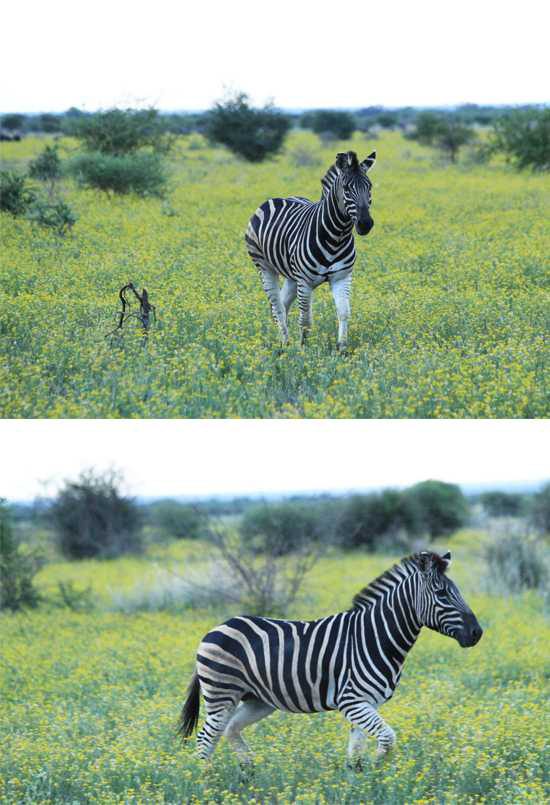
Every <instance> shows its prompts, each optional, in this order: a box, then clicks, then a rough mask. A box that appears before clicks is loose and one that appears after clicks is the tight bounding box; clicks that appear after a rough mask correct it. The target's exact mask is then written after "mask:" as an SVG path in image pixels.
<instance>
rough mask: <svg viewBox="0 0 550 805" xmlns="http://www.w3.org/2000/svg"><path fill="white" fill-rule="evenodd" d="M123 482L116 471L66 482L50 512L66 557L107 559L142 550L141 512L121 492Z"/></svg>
mask: <svg viewBox="0 0 550 805" xmlns="http://www.w3.org/2000/svg"><path fill="white" fill-rule="evenodd" d="M120 481H121V479H120V478H119V476H118V475H117V474H116V473H114V472H107V473H104V474H99V473H96V472H94V471H93V470H87V471H84V472H83V473H81V475H80V477H79V478H78V479H77V480H76V481H67V482H66V483H65V486H64V488H63V489H62V490H61V491H60V492H59V495H58V496H57V498H56V499H55V501H54V502H53V504H52V506H51V508H50V512H49V515H50V520H51V522H52V525H53V528H54V530H55V534H56V537H57V542H58V547H59V549H60V550H61V552H62V553H63V555H64V556H67V557H69V558H71V559H86V558H89V557H102V558H106V557H114V556H120V555H122V554H124V553H135V552H138V551H140V550H141V548H142V531H141V524H142V523H141V512H140V509H139V507H138V505H137V504H136V502H135V501H134V500H133V499H131V498H128V497H125V496H124V495H123V494H122V493H121V491H120Z"/></svg>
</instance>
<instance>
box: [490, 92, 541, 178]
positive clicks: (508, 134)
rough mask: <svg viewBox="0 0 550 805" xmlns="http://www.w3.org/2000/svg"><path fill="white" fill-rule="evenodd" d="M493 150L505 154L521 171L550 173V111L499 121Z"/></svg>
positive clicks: (524, 112)
mask: <svg viewBox="0 0 550 805" xmlns="http://www.w3.org/2000/svg"><path fill="white" fill-rule="evenodd" d="M491 149H492V150H493V152H498V151H500V152H502V153H503V154H504V155H505V156H506V158H507V159H508V160H509V161H511V162H512V163H513V164H515V166H516V167H517V168H518V169H520V170H522V169H525V168H532V169H533V170H538V171H547V170H549V169H550V108H548V109H526V110H522V111H515V112H512V113H511V114H507V115H504V116H502V117H501V118H499V119H497V120H496V121H495V123H494V131H493V137H492V142H491Z"/></svg>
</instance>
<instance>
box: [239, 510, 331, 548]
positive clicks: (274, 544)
mask: <svg viewBox="0 0 550 805" xmlns="http://www.w3.org/2000/svg"><path fill="white" fill-rule="evenodd" d="M321 530H322V518H321V517H320V511H319V507H317V506H314V505H313V504H311V503H309V504H308V503H302V502H298V501H283V502H281V503H264V504H261V505H259V506H252V507H251V508H250V509H248V510H247V511H246V512H245V514H244V516H243V518H242V521H241V527H240V533H241V536H242V539H243V542H244V543H245V544H246V545H247V546H248V547H249V548H250V549H252V550H253V551H255V552H256V553H266V554H270V555H272V556H284V555H285V554H287V553H291V552H292V551H295V550H298V549H299V548H301V547H302V546H303V545H304V544H307V543H310V542H314V541H320V539H321V536H322V535H321Z"/></svg>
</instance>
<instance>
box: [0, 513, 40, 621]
mask: <svg viewBox="0 0 550 805" xmlns="http://www.w3.org/2000/svg"><path fill="white" fill-rule="evenodd" d="M41 564H42V561H41V558H40V557H39V556H38V554H37V553H36V552H28V551H27V552H25V551H23V550H22V548H21V546H20V545H19V544H18V542H17V540H16V538H15V536H14V534H13V531H12V529H11V525H10V522H9V515H8V511H7V509H6V506H5V504H4V501H2V500H0V610H2V609H10V610H12V611H16V610H19V609H25V608H27V607H28V608H32V607H36V606H37V605H38V603H39V602H40V595H39V593H38V591H37V590H36V588H35V587H34V583H33V579H34V576H35V575H36V573H37V572H38V570H39V569H40V566H41Z"/></svg>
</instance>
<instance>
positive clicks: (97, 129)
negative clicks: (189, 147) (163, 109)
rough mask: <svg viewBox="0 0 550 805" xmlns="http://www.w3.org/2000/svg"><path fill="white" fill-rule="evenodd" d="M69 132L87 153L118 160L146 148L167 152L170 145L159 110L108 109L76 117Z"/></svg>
mask: <svg viewBox="0 0 550 805" xmlns="http://www.w3.org/2000/svg"><path fill="white" fill-rule="evenodd" d="M70 131H71V133H72V134H73V135H74V136H75V137H77V138H78V139H80V140H82V142H83V144H84V148H85V150H86V151H90V152H99V153H101V154H109V155H110V156H117V157H120V156H124V155H126V154H134V153H135V152H136V151H139V150H140V149H142V148H144V147H146V146H149V147H151V148H153V150H155V151H159V152H165V151H166V150H168V148H169V145H170V142H171V141H170V140H169V138H168V137H167V135H166V126H165V124H164V122H163V121H162V119H161V118H160V117H159V114H158V111H157V110H156V109H107V110H106V111H104V112H96V113H95V114H93V115H83V116H76V117H73V118H72V120H71V122H70Z"/></svg>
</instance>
